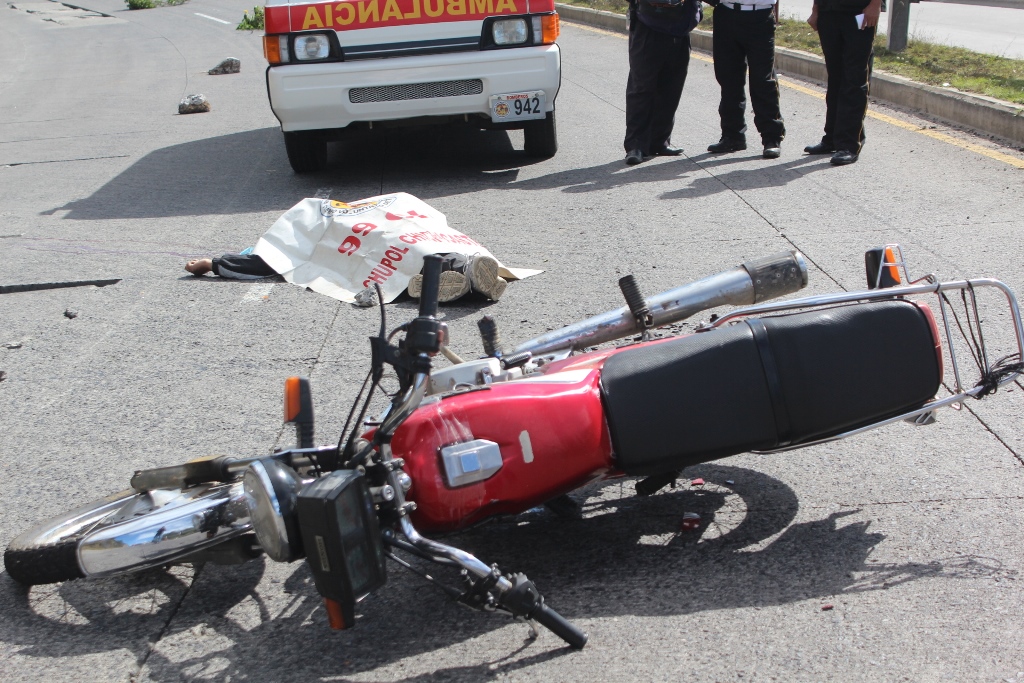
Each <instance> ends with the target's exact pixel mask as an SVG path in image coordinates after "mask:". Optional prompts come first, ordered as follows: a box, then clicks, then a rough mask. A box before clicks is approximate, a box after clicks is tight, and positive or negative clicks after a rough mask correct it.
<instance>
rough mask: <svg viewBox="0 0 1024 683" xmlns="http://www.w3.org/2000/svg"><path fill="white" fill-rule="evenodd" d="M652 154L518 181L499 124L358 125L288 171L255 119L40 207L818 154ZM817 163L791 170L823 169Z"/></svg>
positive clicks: (213, 204) (735, 178)
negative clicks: (318, 164) (252, 125)
mask: <svg viewBox="0 0 1024 683" xmlns="http://www.w3.org/2000/svg"><path fill="white" fill-rule="evenodd" d="M708 156H709V155H699V156H697V157H693V158H685V157H680V158H674V159H656V160H652V161H649V162H647V163H644V164H642V165H639V166H635V167H627V166H624V165H623V163H622V160H621V159H620V158H618V156H617V155H616V158H615V160H614V161H610V162H608V163H605V164H600V165H597V166H590V167H587V168H577V169H570V170H564V171H557V172H554V173H549V174H547V175H543V176H539V177H536V178H531V179H529V180H524V181H522V182H519V181H518V178H519V171H520V169H521V168H522V167H524V166H526V165H529V164H532V163H537V160H536V159H531V158H530V157H527V156H526V155H525V153H524V152H522V151H520V150H516V149H515V148H514V147H513V145H512V141H511V138H510V137H509V133H506V132H504V131H484V130H473V129H469V128H463V127H450V128H432V127H423V128H410V129H393V130H390V131H389V130H380V131H377V130H374V131H367V132H366V134H365V135H361V136H359V137H358V138H354V139H351V140H347V141H344V142H337V143H333V144H332V145H331V146H330V154H329V160H330V163H329V166H328V168H327V169H326V170H325V171H323V172H320V173H311V174H304V175H296V174H294V173H293V172H292V170H291V167H290V166H289V165H288V159H287V157H286V155H285V151H284V143H283V142H282V140H281V133H280V131H279V130H278V129H277V128H263V129H259V130H251V131H246V132H243V133H234V134H231V135H224V136H220V137H214V138H206V139H203V140H196V141H194V142H188V143H184V144H180V145H174V146H172V147H165V148H163V149H159V150H157V151H155V152H151V153H149V154H147V155H146V156H144V157H143V158H141V159H139V160H138V161H137V162H135V163H134V164H132V165H131V166H130V167H129V168H128V169H126V170H125V171H123V172H122V173H120V174H119V175H118V176H116V177H115V178H113V179H112V180H110V181H109V182H108V183H106V184H105V185H103V186H102V187H101V188H99V189H98V190H96V191H95V192H94V193H93V194H92V195H90V196H88V197H85V198H83V199H77V200H74V201H71V202H68V203H67V204H64V205H63V206H58V207H54V208H52V209H49V210H48V211H45V212H44V214H45V215H52V214H54V213H57V212H60V211H64V212H67V213H66V214H65V215H64V216H63V217H64V218H65V219H68V220H82V221H90V220H115V219H133V218H135V219H139V218H143V219H144V218H165V217H174V216H205V215H226V214H232V213H259V212H265V211H284V210H286V209H288V208H289V207H291V206H293V205H294V204H295V202H296V201H297V199H298V198H301V197H308V196H313V195H314V193H316V191H317V190H319V189H321V188H324V187H327V188H330V190H331V192H332V197H333V198H336V199H354V198H356V197H353V196H350V195H351V194H352V193H355V194H357V195H358V196H359V197H364V196H372V195H374V194H381V193H385V192H393V191H399V190H401V191H409V192H411V193H412V194H415V195H417V196H419V197H421V198H423V199H426V200H429V199H432V198H437V197H446V196H452V195H458V194H466V193H470V192H478V191H481V190H486V189H495V188H497V189H501V188H506V189H519V190H550V189H558V188H561V189H562V191H563V192H567V193H581V192H595V191H597V192H601V191H606V190H613V189H615V188H619V187H626V186H629V185H637V184H642V183H656V182H657V183H663V182H671V181H675V180H678V181H680V182H681V183H685V182H687V181H688V179H691V178H692V180H689V184H688V185H687V186H685V187H682V188H680V189H679V190H673V191H671V192H667V193H663V194H662V195H661V199H681V198H684V197H694V196H705V195H709V194H714V193H716V192H722V191H728V190H730V189H750V188H754V187H776V186H782V185H785V184H786V183H788V182H789V181H790V180H792V179H794V178H796V177H798V174H797V173H794V170H795V169H797V168H798V167H800V166H803V165H805V164H808V163H810V162H811V161H820V157H801V158H799V159H795V160H792V161H789V162H784V163H781V164H780V163H778V162H766V165H765V166H764V167H762V168H758V169H743V170H735V171H731V172H727V173H723V174H720V175H708V171H709V169H712V168H715V167H717V166H721V165H724V164H728V163H735V162H737V161H744V160H749V159H746V157H741V156H731V157H728V158H715V159H714V160H713V161H712V160H711V159H709V158H708ZM827 166H828V164H827V163H825V164H819V165H817V166H812V167H809V168H807V169H805V170H803V171H801V172H803V173H806V172H808V171H814V170H820V169H822V168H826V167H827Z"/></svg>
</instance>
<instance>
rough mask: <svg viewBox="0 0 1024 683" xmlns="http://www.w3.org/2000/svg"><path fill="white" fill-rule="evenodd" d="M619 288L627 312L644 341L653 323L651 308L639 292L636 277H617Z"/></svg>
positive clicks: (648, 335)
mask: <svg viewBox="0 0 1024 683" xmlns="http://www.w3.org/2000/svg"><path fill="white" fill-rule="evenodd" d="M619 289H621V290H622V296H624V297H625V298H626V305H627V306H629V312H630V313H632V314H633V317H634V318H635V319H636V324H637V325H638V326H639V327H640V329H641V331H642V334H643V338H644V341H647V339H648V338H649V337H650V329H651V327H652V326H653V324H654V316H652V315H651V309H650V307H648V305H647V300H646V299H644V295H643V294H641V293H640V285H638V284H637V283H636V278H634V277H633V276H632V275H627V276H625V277H623V278H619Z"/></svg>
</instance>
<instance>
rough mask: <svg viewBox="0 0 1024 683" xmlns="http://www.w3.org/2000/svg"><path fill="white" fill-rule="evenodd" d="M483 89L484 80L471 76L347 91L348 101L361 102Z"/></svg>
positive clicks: (468, 92)
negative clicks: (467, 78)
mask: <svg viewBox="0 0 1024 683" xmlns="http://www.w3.org/2000/svg"><path fill="white" fill-rule="evenodd" d="M483 91H484V82H483V81H481V80H480V79H479V78H473V79H469V80H464V81H435V82H433V83H408V84H405V85H386V86H379V87H375V88H352V89H351V90H349V91H348V101H349V102H352V103H354V104H360V103H362V102H395V101H397V100H426V99H431V98H434V97H458V96H459V95H479V94H480V93H482V92H483Z"/></svg>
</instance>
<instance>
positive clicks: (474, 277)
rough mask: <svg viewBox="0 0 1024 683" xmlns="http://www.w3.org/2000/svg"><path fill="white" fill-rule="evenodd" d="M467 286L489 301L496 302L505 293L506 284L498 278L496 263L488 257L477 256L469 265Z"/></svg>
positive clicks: (502, 279) (503, 279)
mask: <svg viewBox="0 0 1024 683" xmlns="http://www.w3.org/2000/svg"><path fill="white" fill-rule="evenodd" d="M469 284H470V286H471V287H472V288H473V291H474V292H479V293H481V294H483V295H484V296H486V297H487V298H488V299H490V300H491V301H497V300H498V299H500V298H501V295H502V294H504V293H505V288H506V287H508V282H507V281H506V280H505V278H503V277H499V276H498V262H497V261H496V260H495V259H493V258H491V257H490V256H477V257H476V258H475V259H473V263H472V264H471V265H470V272H469Z"/></svg>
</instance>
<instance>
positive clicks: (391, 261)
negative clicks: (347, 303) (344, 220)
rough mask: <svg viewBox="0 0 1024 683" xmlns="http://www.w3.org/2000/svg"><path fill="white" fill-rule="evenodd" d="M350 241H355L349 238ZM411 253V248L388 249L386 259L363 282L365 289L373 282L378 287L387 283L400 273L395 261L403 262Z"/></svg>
mask: <svg viewBox="0 0 1024 683" xmlns="http://www.w3.org/2000/svg"><path fill="white" fill-rule="evenodd" d="M349 239H355V238H354V237H353V238H349ZM339 251H340V249H339ZM408 252H409V247H405V248H404V249H403V248H401V247H388V248H387V250H386V251H385V252H384V258H382V259H381V260H380V262H379V263H378V264H377V265H375V266H374V267H373V270H371V271H370V275H369V277H368V278H367V279H366V280H363V287H369V286H370V283H371V282H376V283H377V284H378V285H382V284H384V283H385V282H387V279H388V278H389V277H391V276H392V275H394V274H395V273H396V272H397V271H398V266H396V265H395V261H401V260H402V257H403V256H404V255H405V254H407V253H408Z"/></svg>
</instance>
